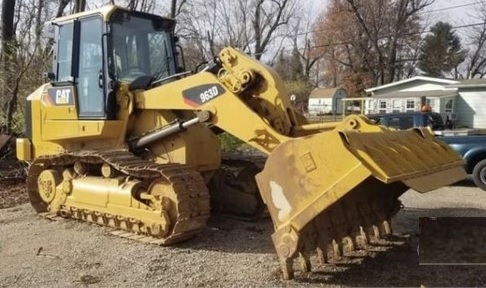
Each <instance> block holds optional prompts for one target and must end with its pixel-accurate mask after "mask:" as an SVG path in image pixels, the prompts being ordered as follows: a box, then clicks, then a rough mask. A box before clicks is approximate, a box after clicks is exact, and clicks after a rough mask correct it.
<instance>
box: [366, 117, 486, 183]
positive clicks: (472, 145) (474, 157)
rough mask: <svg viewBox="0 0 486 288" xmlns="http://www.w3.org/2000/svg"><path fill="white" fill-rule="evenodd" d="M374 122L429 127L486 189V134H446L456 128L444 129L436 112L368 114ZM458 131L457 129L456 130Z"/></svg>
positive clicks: (395, 126)
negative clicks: (454, 152)
mask: <svg viewBox="0 0 486 288" xmlns="http://www.w3.org/2000/svg"><path fill="white" fill-rule="evenodd" d="M366 116H367V117H368V118H369V119H370V120H371V121H372V122H373V123H376V124H380V125H383V126H387V127H392V128H395V129H400V130H403V129H409V128H413V127H429V128H430V129H432V130H433V131H434V133H435V134H436V135H440V136H438V139H440V140H442V141H443V142H445V143H447V144H448V145H449V146H450V147H451V148H452V149H454V151H456V152H457V154H459V155H461V157H462V158H463V159H464V168H465V169H466V172H467V173H468V174H471V175H472V178H473V180H474V183H475V184H476V186H478V187H479V188H481V189H483V190H485V191H486V134H483V135H477V134H476V135H464V136H446V135H448V134H454V133H449V132H454V130H444V128H445V126H447V125H444V121H443V119H442V117H441V115H440V114H439V113H435V112H407V113H389V114H375V115H366ZM456 132H457V131H456Z"/></svg>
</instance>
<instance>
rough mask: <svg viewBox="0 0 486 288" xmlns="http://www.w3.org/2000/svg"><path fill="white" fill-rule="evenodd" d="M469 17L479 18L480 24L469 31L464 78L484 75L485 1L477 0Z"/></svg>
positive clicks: (485, 59) (485, 39) (485, 67)
mask: <svg viewBox="0 0 486 288" xmlns="http://www.w3.org/2000/svg"><path fill="white" fill-rule="evenodd" d="M473 11H474V12H473V13H472V15H470V16H471V18H475V19H477V20H479V21H480V22H481V23H482V24H481V25H480V26H473V27H471V31H470V33H469V35H468V36H469V37H468V39H469V43H468V44H469V45H467V46H468V47H469V48H470V50H469V54H468V56H467V58H466V61H465V62H466V63H465V75H464V77H465V78H466V79H473V78H483V77H484V76H485V75H486V3H485V2H482V1H477V3H476V5H474V8H473Z"/></svg>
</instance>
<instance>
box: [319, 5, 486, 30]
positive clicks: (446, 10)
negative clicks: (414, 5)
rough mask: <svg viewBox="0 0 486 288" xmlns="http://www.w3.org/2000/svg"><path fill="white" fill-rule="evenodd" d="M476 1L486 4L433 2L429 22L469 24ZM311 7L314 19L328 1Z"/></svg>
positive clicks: (455, 24) (454, 24)
mask: <svg viewBox="0 0 486 288" xmlns="http://www.w3.org/2000/svg"><path fill="white" fill-rule="evenodd" d="M477 1H482V2H486V1H485V0H435V2H434V4H432V5H431V6H430V7H429V9H428V10H429V11H430V16H431V21H432V22H433V23H435V22H437V21H445V22H449V23H451V24H452V25H453V26H460V25H464V24H470V23H472V22H473V20H474V19H471V17H470V16H469V15H468V13H471V11H470V10H471V9H472V8H473V7H474V5H473V4H474V3H476V2H477ZM310 3H311V5H312V7H313V9H312V11H313V14H314V15H312V17H316V16H317V15H319V13H320V12H322V11H323V10H324V9H325V7H326V5H327V3H328V0H310Z"/></svg>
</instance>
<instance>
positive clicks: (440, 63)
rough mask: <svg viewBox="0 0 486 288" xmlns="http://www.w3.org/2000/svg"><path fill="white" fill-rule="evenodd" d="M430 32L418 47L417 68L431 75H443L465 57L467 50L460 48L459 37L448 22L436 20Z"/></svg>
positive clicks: (455, 69)
mask: <svg viewBox="0 0 486 288" xmlns="http://www.w3.org/2000/svg"><path fill="white" fill-rule="evenodd" d="M431 32H432V34H429V35H427V36H426V37H425V39H424V42H423V44H422V45H421V47H420V52H421V55H420V60H419V68H420V69H421V70H422V71H423V72H424V73H425V74H426V75H427V76H431V77H443V76H444V73H447V72H450V71H451V70H452V69H454V72H455V73H454V77H455V78H457V66H458V65H459V64H460V63H462V62H463V61H464V60H465V59H466V54H467V52H466V51H465V50H464V49H462V46H461V39H460V38H459V36H457V35H456V34H455V32H454V31H453V30H452V26H451V25H450V24H449V23H445V22H437V23H436V24H435V25H434V26H433V27H432V28H431Z"/></svg>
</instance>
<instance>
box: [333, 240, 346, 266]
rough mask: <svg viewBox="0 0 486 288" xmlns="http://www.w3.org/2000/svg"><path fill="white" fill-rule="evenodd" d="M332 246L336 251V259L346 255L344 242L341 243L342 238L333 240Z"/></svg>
mask: <svg viewBox="0 0 486 288" xmlns="http://www.w3.org/2000/svg"><path fill="white" fill-rule="evenodd" d="M332 248H333V252H334V261H335V262H336V261H338V260H341V259H342V257H343V255H344V251H343V244H342V243H341V239H339V240H336V239H334V240H332Z"/></svg>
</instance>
